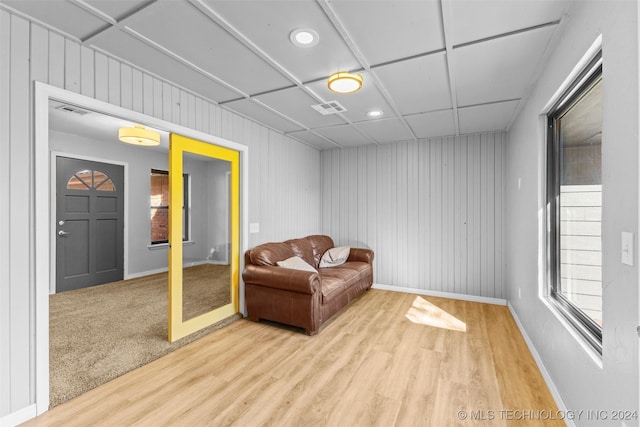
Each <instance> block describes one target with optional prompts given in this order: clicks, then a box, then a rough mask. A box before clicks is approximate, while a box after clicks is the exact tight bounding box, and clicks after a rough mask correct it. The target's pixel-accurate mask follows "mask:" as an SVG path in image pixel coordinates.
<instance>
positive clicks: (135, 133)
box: [118, 125, 160, 146]
mask: <svg viewBox="0 0 640 427" xmlns="http://www.w3.org/2000/svg"><path fill="white" fill-rule="evenodd" d="M118 139H120V141H122V142H126V143H127V144H133V145H144V146H153V145H160V133H158V132H156V131H154V130H150V129H145V127H144V126H140V125H134V127H132V128H120V129H119V130H118Z"/></svg>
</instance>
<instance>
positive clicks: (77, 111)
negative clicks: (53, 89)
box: [56, 104, 89, 116]
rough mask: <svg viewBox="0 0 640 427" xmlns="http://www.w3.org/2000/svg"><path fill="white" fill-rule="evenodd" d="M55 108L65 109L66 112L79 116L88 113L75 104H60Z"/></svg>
mask: <svg viewBox="0 0 640 427" xmlns="http://www.w3.org/2000/svg"><path fill="white" fill-rule="evenodd" d="M56 110H61V111H66V112H67V113H75V114H79V115H81V116H84V115H85V114H89V112H88V111H87V110H83V109H82V108H78V107H76V106H75V105H69V104H62V105H59V106H57V107H56Z"/></svg>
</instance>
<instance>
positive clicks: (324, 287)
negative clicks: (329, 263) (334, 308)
mask: <svg viewBox="0 0 640 427" xmlns="http://www.w3.org/2000/svg"><path fill="white" fill-rule="evenodd" d="M321 283H322V284H321V293H322V303H323V304H324V303H326V302H327V301H331V300H332V299H333V298H335V297H336V296H337V295H340V294H341V293H342V292H343V291H344V289H345V288H344V286H345V283H344V281H342V280H340V279H338V278H336V277H329V276H324V277H323V278H322V282H321Z"/></svg>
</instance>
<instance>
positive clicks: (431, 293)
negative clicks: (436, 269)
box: [372, 283, 507, 305]
mask: <svg viewBox="0 0 640 427" xmlns="http://www.w3.org/2000/svg"><path fill="white" fill-rule="evenodd" d="M372 288H373V289H380V290H383V291H393V292H404V293H407V294H417V295H426V296H430V297H440V298H450V299H457V300H462V301H472V302H481V303H484V304H495V305H507V300H506V299H501V298H491V297H481V296H477V295H465V294H456V293H453V292H440V291H430V290H426V289H415V288H405V287H402V286H390V285H381V284H379V283H374V284H373V286H372Z"/></svg>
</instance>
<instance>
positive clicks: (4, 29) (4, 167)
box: [0, 10, 12, 414]
mask: <svg viewBox="0 0 640 427" xmlns="http://www.w3.org/2000/svg"><path fill="white" fill-rule="evenodd" d="M10 51H11V15H9V14H8V13H6V12H5V11H3V10H0V56H1V57H2V58H9V55H10ZM9 65H10V64H9V61H0V194H2V196H3V197H5V198H8V197H9V196H10V194H11V193H10V179H9V177H10V173H11V169H10V166H11V163H10V159H9V156H10V154H11V149H10V145H9V144H7V143H3V141H9V137H10V123H9V120H7V118H9V117H10V114H11V97H10V94H9V92H10V88H11V85H10V82H11V71H10V67H9ZM5 200H6V199H5ZM9 220H10V210H9V204H8V203H0V234H2V235H3V236H8V235H9ZM10 253H11V250H10V242H9V240H8V239H0V336H1V337H2V338H3V340H2V343H1V344H0V384H2V385H0V414H6V413H10V412H11V354H12V351H11V342H10V341H9V340H8V337H9V336H10V335H11V329H10V327H11V309H10V307H7V301H10V298H11V288H10V287H9V286H2V284H3V283H9V280H10V274H11V264H10V263H9V254H10Z"/></svg>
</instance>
